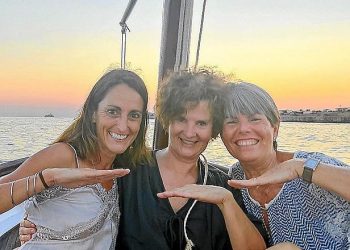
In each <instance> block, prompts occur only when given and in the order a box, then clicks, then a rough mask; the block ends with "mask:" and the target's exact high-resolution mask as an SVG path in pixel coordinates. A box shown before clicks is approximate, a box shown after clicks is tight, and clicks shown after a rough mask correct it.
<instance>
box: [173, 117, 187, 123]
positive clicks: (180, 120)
mask: <svg viewBox="0 0 350 250" xmlns="http://www.w3.org/2000/svg"><path fill="white" fill-rule="evenodd" d="M175 121H178V122H184V121H185V117H183V116H179V117H177V118H176V119H175Z"/></svg>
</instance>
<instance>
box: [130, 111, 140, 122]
mask: <svg viewBox="0 0 350 250" xmlns="http://www.w3.org/2000/svg"><path fill="white" fill-rule="evenodd" d="M129 117H130V118H131V119H132V120H138V119H140V118H141V117H142V113H141V112H132V113H130V115H129Z"/></svg>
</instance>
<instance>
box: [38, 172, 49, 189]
mask: <svg viewBox="0 0 350 250" xmlns="http://www.w3.org/2000/svg"><path fill="white" fill-rule="evenodd" d="M39 177H40V180H41V182H42V183H43V185H44V187H45V188H49V186H48V185H47V184H46V181H45V179H44V176H43V171H40V172H39Z"/></svg>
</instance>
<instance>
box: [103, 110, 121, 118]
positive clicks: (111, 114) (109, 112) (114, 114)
mask: <svg viewBox="0 0 350 250" xmlns="http://www.w3.org/2000/svg"><path fill="white" fill-rule="evenodd" d="M119 113H120V112H119V111H118V110H116V109H107V110H106V114H107V115H108V116H109V117H117V116H118V115H119Z"/></svg>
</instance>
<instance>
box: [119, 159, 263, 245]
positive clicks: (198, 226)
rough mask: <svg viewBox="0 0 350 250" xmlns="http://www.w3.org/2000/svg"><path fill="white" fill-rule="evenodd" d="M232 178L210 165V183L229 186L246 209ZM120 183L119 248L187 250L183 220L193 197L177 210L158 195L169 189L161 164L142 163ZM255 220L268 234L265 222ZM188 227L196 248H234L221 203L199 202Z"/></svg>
mask: <svg viewBox="0 0 350 250" xmlns="http://www.w3.org/2000/svg"><path fill="white" fill-rule="evenodd" d="M155 162H156V161H155ZM200 167H201V171H200V173H201V174H200V175H199V180H198V181H197V183H198V184H202V183H203V178H204V166H203V164H202V162H200ZM228 179H229V177H228V175H226V174H225V173H224V172H222V171H221V170H219V169H217V168H215V167H213V166H210V165H209V173H208V179H207V184H208V185H216V186H221V187H225V188H227V189H229V190H230V191H231V192H232V193H233V195H234V197H235V199H236V201H237V203H238V204H239V205H240V206H241V208H242V209H243V211H244V212H246V209H245V207H244V204H243V200H242V196H241V193H240V191H239V190H237V189H233V188H231V187H230V186H228V184H227V180H228ZM118 182H119V188H120V190H121V191H120V206H121V218H120V227H119V234H118V238H117V245H116V246H117V247H116V249H161V250H166V249H171V250H173V249H174V250H175V249H181V250H183V249H184V247H185V245H186V240H185V236H184V230H183V223H184V219H185V216H186V213H187V211H188V209H189V208H190V206H191V205H192V203H193V200H189V201H188V202H187V203H186V204H185V205H184V206H183V207H182V208H181V209H180V210H179V211H178V212H177V213H174V211H173V209H172V207H171V205H170V203H169V200H168V199H160V198H158V197H157V193H159V192H163V191H165V189H164V185H163V182H162V179H161V176H160V173H159V168H158V165H157V163H155V164H154V165H153V166H146V165H139V166H137V167H136V168H134V169H132V170H131V172H130V174H128V175H127V176H125V177H123V178H120V179H119V180H118ZM250 219H251V218H250ZM251 220H252V222H253V223H254V224H255V225H256V226H257V227H258V229H259V231H260V232H262V233H263V234H264V236H266V232H265V231H264V229H263V226H262V223H261V221H259V220H257V219H251ZM186 229H187V235H188V237H189V238H190V239H191V240H192V242H193V243H194V244H195V247H194V248H193V249H201V250H202V249H232V248H231V244H230V239H229V236H228V234H227V231H226V226H225V221H224V218H223V215H222V213H221V211H220V209H219V208H218V206H217V205H213V204H208V203H203V202H197V204H196V205H195V206H194V208H193V209H192V211H191V213H190V215H189V218H188V221H187V226H186Z"/></svg>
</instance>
